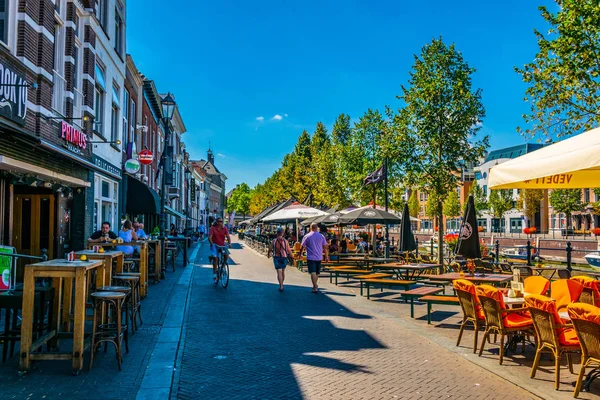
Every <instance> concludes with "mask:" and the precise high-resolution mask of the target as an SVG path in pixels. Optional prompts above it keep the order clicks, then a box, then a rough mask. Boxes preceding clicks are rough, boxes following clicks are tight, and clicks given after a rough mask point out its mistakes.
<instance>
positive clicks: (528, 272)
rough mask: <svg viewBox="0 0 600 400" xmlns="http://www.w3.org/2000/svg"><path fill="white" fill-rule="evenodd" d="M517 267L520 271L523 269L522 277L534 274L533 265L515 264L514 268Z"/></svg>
mask: <svg viewBox="0 0 600 400" xmlns="http://www.w3.org/2000/svg"><path fill="white" fill-rule="evenodd" d="M515 268H516V269H518V270H519V271H521V276H522V277H527V276H533V269H532V268H531V267H528V266H523V265H514V266H513V270H514V269H515Z"/></svg>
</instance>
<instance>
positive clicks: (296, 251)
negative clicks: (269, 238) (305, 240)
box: [292, 242, 302, 256]
mask: <svg viewBox="0 0 600 400" xmlns="http://www.w3.org/2000/svg"><path fill="white" fill-rule="evenodd" d="M300 250H302V243H300V242H296V243H294V248H293V249H292V253H293V254H294V256H296V255H298V254H300Z"/></svg>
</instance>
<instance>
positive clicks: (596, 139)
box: [488, 128, 600, 189]
mask: <svg viewBox="0 0 600 400" xmlns="http://www.w3.org/2000/svg"><path fill="white" fill-rule="evenodd" d="M488 186H489V188H490V189H580V188H590V187H600V128H596V129H592V130H591V131H588V132H585V133H582V134H580V135H577V136H573V137H571V138H569V139H565V140H562V141H560V142H558V143H555V144H552V145H550V146H546V147H544V148H542V149H539V150H536V151H534V152H531V153H528V154H525V155H523V156H521V157H517V158H515V159H513V160H510V161H507V162H505V163H502V164H499V165H496V166H494V167H492V169H491V170H490V174H489V181H488Z"/></svg>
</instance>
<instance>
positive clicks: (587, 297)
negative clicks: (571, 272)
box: [571, 275, 600, 307]
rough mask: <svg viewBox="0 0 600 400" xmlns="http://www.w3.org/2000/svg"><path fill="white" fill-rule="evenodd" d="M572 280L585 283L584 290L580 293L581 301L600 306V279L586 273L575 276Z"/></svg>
mask: <svg viewBox="0 0 600 400" xmlns="http://www.w3.org/2000/svg"><path fill="white" fill-rule="evenodd" d="M571 280H573V281H577V282H579V283H581V284H582V285H583V291H582V292H581V294H580V295H579V300H578V301H579V302H581V303H586V304H591V305H592V306H596V307H600V281H597V280H596V279H594V278H592V277H590V276H585V275H579V276H574V277H572V278H571Z"/></svg>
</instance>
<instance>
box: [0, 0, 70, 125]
mask: <svg viewBox="0 0 600 400" xmlns="http://www.w3.org/2000/svg"><path fill="white" fill-rule="evenodd" d="M0 3H2V0H0ZM64 37H65V31H64V26H63V25H60V24H56V25H55V26H54V67H53V84H54V89H53V90H52V109H53V110H54V111H56V112H57V113H59V114H60V115H65V100H66V97H65V90H66V89H67V87H66V85H67V81H66V80H65V72H64V71H65V58H64V57H65V40H64Z"/></svg>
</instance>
